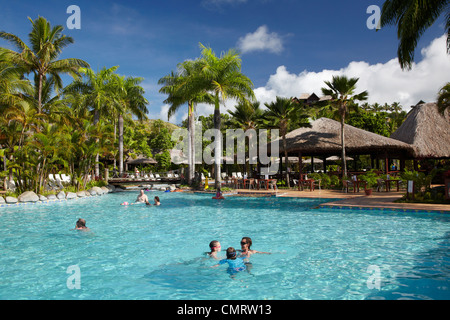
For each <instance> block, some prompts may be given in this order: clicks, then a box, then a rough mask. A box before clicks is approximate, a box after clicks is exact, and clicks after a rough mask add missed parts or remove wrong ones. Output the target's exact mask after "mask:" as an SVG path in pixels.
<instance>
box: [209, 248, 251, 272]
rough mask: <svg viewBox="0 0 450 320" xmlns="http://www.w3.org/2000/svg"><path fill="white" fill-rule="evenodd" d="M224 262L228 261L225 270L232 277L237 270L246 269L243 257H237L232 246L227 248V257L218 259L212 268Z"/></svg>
mask: <svg viewBox="0 0 450 320" xmlns="http://www.w3.org/2000/svg"><path fill="white" fill-rule="evenodd" d="M225 263H228V269H227V272H228V273H229V274H230V275H231V277H234V276H235V275H236V274H237V273H238V272H240V271H244V270H245V269H246V266H245V264H244V259H243V258H241V257H237V254H236V250H235V249H234V248H233V247H229V248H228V249H227V258H226V259H223V260H220V261H219V263H218V264H216V265H214V266H213V268H215V267H218V266H220V265H222V264H225Z"/></svg>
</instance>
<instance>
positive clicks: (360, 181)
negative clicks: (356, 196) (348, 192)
mask: <svg viewBox="0 0 450 320" xmlns="http://www.w3.org/2000/svg"><path fill="white" fill-rule="evenodd" d="M353 183H354V185H355V186H354V187H353V192H356V190H358V192H359V187H360V185H363V186H364V189H366V185H367V181H364V180H356V181H353Z"/></svg>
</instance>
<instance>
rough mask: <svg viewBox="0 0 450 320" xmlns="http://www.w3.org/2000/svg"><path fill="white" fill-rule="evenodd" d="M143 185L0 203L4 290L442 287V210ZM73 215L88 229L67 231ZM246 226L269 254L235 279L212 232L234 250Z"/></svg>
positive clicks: (261, 294)
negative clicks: (143, 193) (143, 191)
mask: <svg viewBox="0 0 450 320" xmlns="http://www.w3.org/2000/svg"><path fill="white" fill-rule="evenodd" d="M147 194H148V196H149V198H150V199H152V198H153V196H154V195H158V196H159V197H160V198H161V203H162V205H161V206H160V207H153V206H152V207H146V206H144V205H133V206H120V205H119V204H120V203H122V202H124V201H133V200H134V199H135V198H136V196H137V193H136V192H134V193H129V192H123V193H116V194H108V195H105V196H102V197H97V198H95V199H92V198H90V199H79V200H72V201H65V202H60V203H49V204H33V205H24V206H17V207H7V208H0V225H1V226H2V232H1V233H0V243H1V255H0V299H163V300H169V299H213V300H214V299H239V300H260V299H261V300H262V299H404V298H406V299H448V298H450V293H449V292H450V291H449V285H450V280H449V279H450V250H449V249H450V232H449V231H450V223H449V222H450V216H448V215H446V214H427V213H416V214H414V213H401V212H394V211H377V210H358V211H353V210H337V209H327V208H320V209H315V208H316V207H317V206H318V205H319V204H320V203H323V202H324V201H325V200H324V199H300V198H275V197H269V198H247V197H229V198H227V199H226V200H223V201H215V200H211V196H210V195H204V194H183V193H163V192H147ZM81 217H82V218H84V219H86V221H87V226H88V227H90V228H91V230H92V232H80V231H73V230H70V229H72V228H74V225H75V222H76V220H77V219H78V218H81ZM243 236H248V237H251V238H252V240H253V246H252V249H255V250H259V251H268V252H271V253H272V254H271V255H262V254H261V255H253V256H252V257H251V258H250V261H251V266H250V267H249V269H248V271H243V272H240V273H239V274H238V275H237V276H236V278H235V279H234V280H233V279H232V278H230V276H229V274H228V273H227V272H226V266H221V267H218V268H210V266H212V265H213V264H215V263H216V262H215V261H212V260H211V259H206V258H205V255H204V252H206V251H208V250H209V248H208V244H209V242H210V241H211V240H219V241H220V242H221V244H222V249H223V250H225V249H226V248H227V247H229V246H233V247H235V248H237V249H238V248H240V245H239V243H240V239H241V238H242V237H243ZM74 270H75V271H74ZM75 276H76V277H75ZM75 280H80V282H78V287H79V289H77V288H78V287H77V286H75V284H77V282H76V281H75Z"/></svg>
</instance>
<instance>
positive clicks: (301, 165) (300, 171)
mask: <svg viewBox="0 0 450 320" xmlns="http://www.w3.org/2000/svg"><path fill="white" fill-rule="evenodd" d="M302 174H303V161H302V153H301V152H299V153H298V191H300V187H301V185H302V181H301V180H302Z"/></svg>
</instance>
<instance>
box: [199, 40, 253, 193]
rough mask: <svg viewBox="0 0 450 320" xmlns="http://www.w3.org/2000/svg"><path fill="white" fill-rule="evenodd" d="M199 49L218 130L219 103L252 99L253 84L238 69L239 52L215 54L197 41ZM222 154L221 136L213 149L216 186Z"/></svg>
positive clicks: (218, 129)
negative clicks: (212, 99) (230, 99)
mask: <svg viewBox="0 0 450 320" xmlns="http://www.w3.org/2000/svg"><path fill="white" fill-rule="evenodd" d="M200 48H202V57H201V63H202V79H203V80H206V87H205V90H206V91H207V92H211V93H212V95H213V96H214V129H216V131H217V132H220V126H221V118H220V104H221V103H225V101H226V100H227V99H229V98H234V99H237V100H238V101H245V100H254V99H255V94H254V93H253V83H252V82H251V80H250V79H249V78H248V77H247V76H245V75H244V74H243V73H242V72H241V62H242V61H241V59H240V57H239V54H238V53H237V52H236V51H235V50H233V49H231V50H229V51H228V52H224V53H222V54H221V55H220V57H217V56H216V54H215V53H214V52H213V50H212V49H211V48H207V47H205V46H203V45H202V44H200ZM221 157H222V139H218V141H217V144H216V150H215V162H214V167H215V170H214V171H215V187H216V189H217V188H219V187H220V185H221V177H220V159H221Z"/></svg>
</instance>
